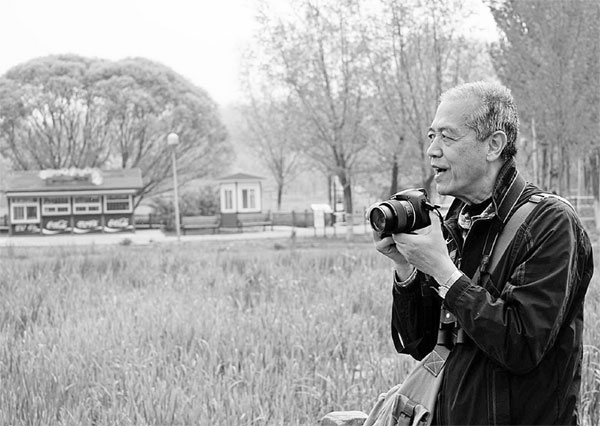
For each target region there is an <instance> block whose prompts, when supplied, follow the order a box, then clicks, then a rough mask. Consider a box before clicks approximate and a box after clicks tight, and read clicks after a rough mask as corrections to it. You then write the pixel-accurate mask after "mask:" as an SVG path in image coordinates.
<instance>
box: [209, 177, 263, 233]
mask: <svg viewBox="0 0 600 426" xmlns="http://www.w3.org/2000/svg"><path fill="white" fill-rule="evenodd" d="M263 180H264V178H263V177H260V176H254V175H250V174H247V173H234V174H232V175H227V176H223V177H221V178H219V179H217V181H218V182H219V198H220V200H221V226H223V227H235V226H238V225H237V224H238V221H239V220H240V219H242V218H244V217H245V216H248V215H250V214H256V213H260V212H262V184H261V182H262V181H263Z"/></svg>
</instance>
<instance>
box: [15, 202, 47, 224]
mask: <svg viewBox="0 0 600 426" xmlns="http://www.w3.org/2000/svg"><path fill="white" fill-rule="evenodd" d="M10 211H11V222H12V223H37V222H39V221H40V217H39V211H38V199H37V198H15V199H12V200H11V205H10Z"/></svg>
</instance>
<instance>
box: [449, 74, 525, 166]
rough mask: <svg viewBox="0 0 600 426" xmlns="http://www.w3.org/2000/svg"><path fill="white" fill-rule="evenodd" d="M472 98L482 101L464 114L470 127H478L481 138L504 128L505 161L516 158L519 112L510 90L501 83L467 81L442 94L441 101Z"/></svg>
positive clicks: (503, 154)
mask: <svg viewBox="0 0 600 426" xmlns="http://www.w3.org/2000/svg"><path fill="white" fill-rule="evenodd" d="M469 97H475V98H477V99H479V100H480V101H481V103H480V105H479V107H478V108H475V110H474V111H473V112H472V113H471V114H470V115H469V116H467V117H465V124H466V125H467V127H469V128H471V129H473V130H475V133H476V134H477V140H479V141H483V140H485V139H486V138H488V137H489V136H491V135H492V134H493V133H494V132H496V131H498V130H502V131H503V132H504V133H505V134H506V141H507V142H506V146H505V147H504V150H503V151H502V158H504V159H505V160H508V159H510V158H513V157H514V156H515V155H516V153H517V137H518V135H519V114H518V112H517V106H516V105H515V101H514V99H513V97H512V94H511V92H510V90H509V89H508V88H507V87H505V86H503V85H501V84H498V83H492V82H487V81H477V82H474V83H465V84H461V85H459V86H456V87H453V88H451V89H449V90H447V91H446V92H444V93H442V95H441V96H440V102H442V101H445V100H458V99H468V98H469Z"/></svg>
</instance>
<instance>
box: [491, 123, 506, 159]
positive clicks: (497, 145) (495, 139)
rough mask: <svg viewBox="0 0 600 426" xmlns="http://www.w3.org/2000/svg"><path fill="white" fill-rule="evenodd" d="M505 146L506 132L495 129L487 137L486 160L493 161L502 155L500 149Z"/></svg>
mask: <svg viewBox="0 0 600 426" xmlns="http://www.w3.org/2000/svg"><path fill="white" fill-rule="evenodd" d="M505 146H506V133H504V132H503V131H502V130H496V131H495V132H494V133H492V135H491V136H490V137H489V139H488V152H487V160H488V161H495V160H497V159H499V158H500V157H501V155H502V150H504V147H505Z"/></svg>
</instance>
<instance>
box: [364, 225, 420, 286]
mask: <svg viewBox="0 0 600 426" xmlns="http://www.w3.org/2000/svg"><path fill="white" fill-rule="evenodd" d="M373 242H374V243H375V248H376V249H377V251H378V252H379V253H381V254H383V255H384V256H386V257H389V258H390V259H392V261H393V262H394V264H395V268H396V273H397V274H398V278H400V281H404V280H405V279H407V278H408V277H409V276H410V274H411V273H412V272H413V270H414V267H413V266H412V265H411V264H410V263H408V262H407V261H406V259H405V258H404V256H402V255H401V254H400V252H399V251H398V248H397V247H396V242H395V241H394V238H392V236H386V237H383V238H382V237H381V234H380V233H379V232H375V231H373Z"/></svg>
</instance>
